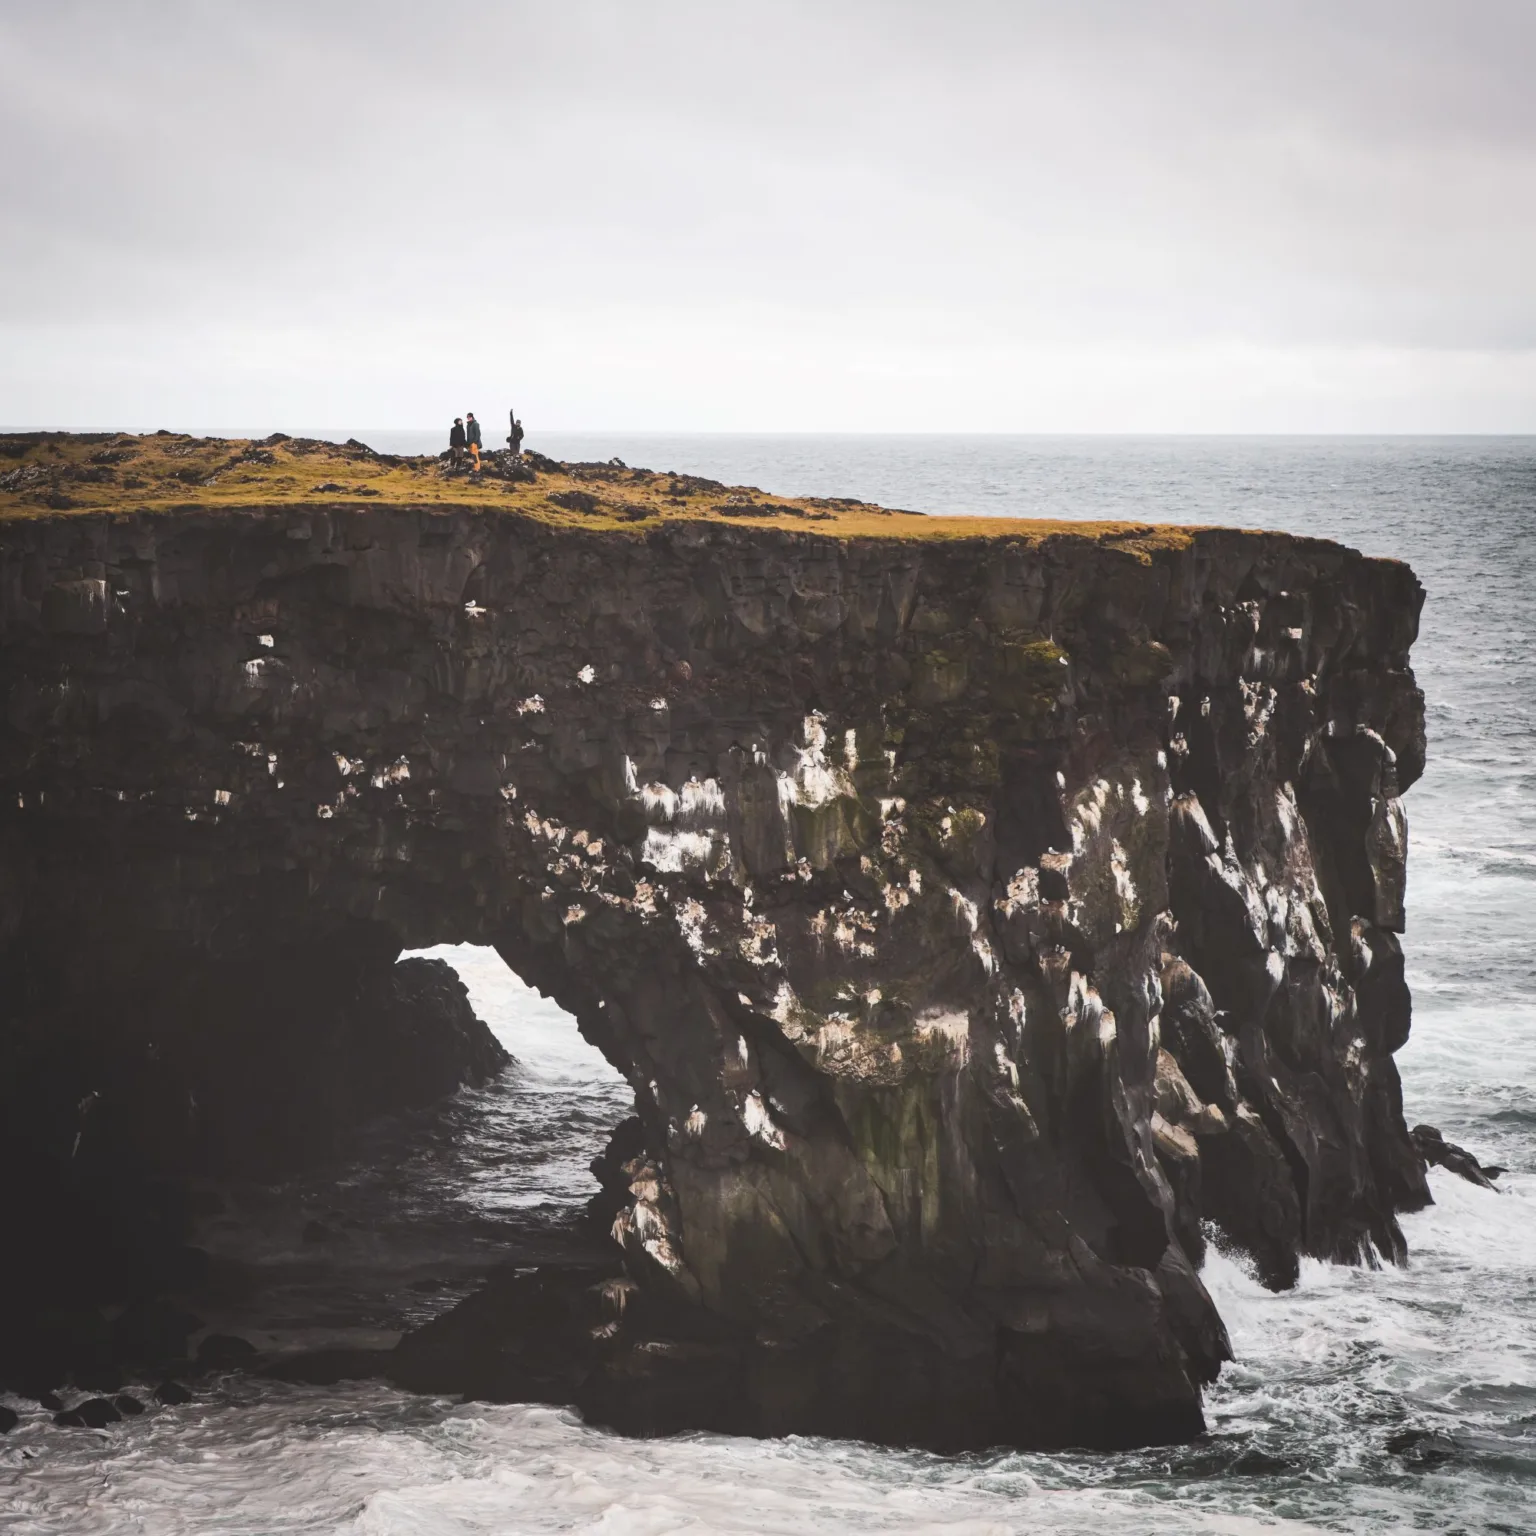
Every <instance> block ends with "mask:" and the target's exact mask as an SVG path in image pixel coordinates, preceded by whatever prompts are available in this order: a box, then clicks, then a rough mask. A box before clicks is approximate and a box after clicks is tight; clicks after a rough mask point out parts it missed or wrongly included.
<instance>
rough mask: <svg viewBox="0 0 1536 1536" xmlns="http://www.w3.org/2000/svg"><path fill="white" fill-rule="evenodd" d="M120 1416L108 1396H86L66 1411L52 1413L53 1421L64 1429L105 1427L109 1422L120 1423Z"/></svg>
mask: <svg viewBox="0 0 1536 1536" xmlns="http://www.w3.org/2000/svg"><path fill="white" fill-rule="evenodd" d="M122 1418H123V1416H122V1414H121V1413H119V1412H118V1410H117V1405H116V1404H115V1403H114V1402H113V1401H112V1400H111V1399H110V1398H106V1397H88V1398H86V1400H85V1401H84V1402H83V1403H76V1404H75V1406H74V1407H73V1408H71V1409H69V1410H68V1411H67V1412H65V1413H56V1414H54V1416H53V1422H54V1423H55V1424H61V1425H63V1426H64V1427H65V1428H66V1429H105V1428H106V1427H107V1425H109V1424H119V1423H121V1422H122Z"/></svg>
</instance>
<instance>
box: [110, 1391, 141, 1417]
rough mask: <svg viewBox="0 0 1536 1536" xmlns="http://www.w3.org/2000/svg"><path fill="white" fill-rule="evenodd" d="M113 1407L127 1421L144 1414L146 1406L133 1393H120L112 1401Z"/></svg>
mask: <svg viewBox="0 0 1536 1536" xmlns="http://www.w3.org/2000/svg"><path fill="white" fill-rule="evenodd" d="M112 1405H113V1406H114V1407H115V1408H116V1409H117V1411H118V1412H119V1413H120V1414H122V1416H123V1417H124V1418H125V1419H136V1418H138V1416H139V1415H140V1414H141V1413H143V1412H144V1404H143V1403H141V1402H140V1401H139V1399H138V1398H136V1397H135V1396H134V1395H133V1393H131V1392H119V1393H118V1395H117V1396H116V1397H114V1398H113V1399H112Z"/></svg>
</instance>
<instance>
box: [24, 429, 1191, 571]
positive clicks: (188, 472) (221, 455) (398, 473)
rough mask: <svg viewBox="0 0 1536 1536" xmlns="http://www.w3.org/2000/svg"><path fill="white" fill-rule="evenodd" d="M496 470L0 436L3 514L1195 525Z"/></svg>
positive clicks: (835, 531) (204, 445) (1075, 535)
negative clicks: (414, 511)
mask: <svg viewBox="0 0 1536 1536" xmlns="http://www.w3.org/2000/svg"><path fill="white" fill-rule="evenodd" d="M505 462H506V459H505V455H487V456H486V469H485V470H484V472H483V473H480V474H474V473H469V472H465V471H463V470H453V469H450V468H449V466H447V465H445V464H443V463H442V462H441V461H440V460H439V459H437V458H436V457H433V456H420V457H410V456H399V455H391V454H381V453H375V452H374V451H373V450H371V449H369V448H367V447H365V446H364V445H363V444H361V443H355V442H348V443H328V442H320V441H317V440H315V439H310V438H283V437H281V436H274V437H272V438H266V439H262V440H260V441H251V440H249V439H243V438H218V437H201V438H200V437H189V436H187V435H185V434H181V433H170V432H160V433H155V434H153V435H147V436H134V435H132V434H129V433H63V432H27V433H13V434H10V435H8V436H0V522H4V521H10V520H14V519H17V518H37V517H67V516H72V515H74V516H78V515H85V514H95V515H98V516H99V515H102V514H111V515H129V514H132V513H136V512H155V513H166V512H189V513H191V512H217V511H221V510H223V511H235V510H241V511H252V510H259V509H262V508H271V507H335V506H354V507H416V508H422V509H425V510H427V511H433V512H449V511H454V510H458V509H469V510H494V511H496V512H499V513H502V514H505V515H512V516H518V517H526V518H531V519H534V520H536V521H538V522H541V523H546V524H550V525H554V526H559V527H566V528H572V529H577V528H579V529H582V530H586V531H589V532H604V533H610V534H625V535H639V534H643V533H645V532H646V531H648V530H649V529H652V528H655V527H656V526H657V525H658V524H660V523H700V522H703V523H711V524H714V525H717V526H721V527H725V526H732V527H737V528H751V527H768V528H780V529H784V530H788V531H794V532H798V533H805V534H811V535H816V536H820V537H828V538H840V539H852V538H858V539H867V538H876V539H896V540H911V539H938V540H954V539H987V540H991V541H1008V542H1017V541H1024V542H1028V543H1038V542H1039V541H1041V540H1043V539H1047V538H1072V539H1083V540H1092V541H1095V542H1100V543H1106V544H1112V545H1114V546H1115V547H1116V548H1119V549H1123V550H1125V551H1126V552H1128V553H1131V554H1134V555H1136V556H1138V557H1140V558H1142V559H1146V558H1148V557H1149V556H1150V555H1151V554H1152V553H1153V551H1155V550H1158V549H1170V548H1183V547H1184V546H1185V545H1187V544H1188V543H1189V540H1190V536H1191V534H1192V532H1193V530H1192V529H1189V528H1183V527H1177V526H1174V525H1171V524H1148V523H1130V522H1076V521H1059V520H1058V521H1052V520H1046V519H1038V518H1011V517H930V516H923V515H921V514H919V513H912V512H898V511H891V510H888V509H887V508H884V507H877V506H873V505H871V504H869V503H867V502H859V501H854V500H851V499H846V498H825V497H803V496H775V495H771V494H767V493H765V492H762V491H759V490H757V489H756V488H755V487H751V486H724V485H720V484H719V483H718V482H714V481H708V480H703V479H701V478H699V477H697V476H690V475H686V474H671V473H668V472H666V471H654V470H647V469H629V468H624V467H619V466H617V465H608V464H588V465H583V464H555V463H552V462H551V461H549V460H547V459H540V458H538V457H537V456H530V458H529V460H528V462H529V463H531V464H532V465H533V467H534V471H535V473H534V478H533V479H532V480H531V481H526V480H525V481H510V480H507V479H505V478H502V466H503V465H504V464H505Z"/></svg>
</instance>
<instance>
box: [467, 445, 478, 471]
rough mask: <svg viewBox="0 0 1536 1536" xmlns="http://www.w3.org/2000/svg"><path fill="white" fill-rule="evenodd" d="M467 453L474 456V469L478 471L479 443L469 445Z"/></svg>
mask: <svg viewBox="0 0 1536 1536" xmlns="http://www.w3.org/2000/svg"><path fill="white" fill-rule="evenodd" d="M469 451H470V452H471V453H472V454H474V456H475V468H476V469H479V468H480V444H479V443H471V444H470V445H469Z"/></svg>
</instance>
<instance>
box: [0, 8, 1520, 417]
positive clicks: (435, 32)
mask: <svg viewBox="0 0 1536 1536" xmlns="http://www.w3.org/2000/svg"><path fill="white" fill-rule="evenodd" d="M0 79H3V81H4V89H3V91H0V143H3V145H4V153H3V155H0V221H3V223H0V233H3V237H4V238H3V240H0V422H4V423H8V424H12V425H62V426H70V427H79V428H84V427H120V426H121V427H136V428H154V427H158V426H173V427H181V426H187V427H198V428H204V429H209V428H213V429H218V428H222V429H241V428H244V429H261V430H265V429H267V428H269V427H278V426H281V427H285V428H287V429H289V430H292V429H293V428H294V427H296V426H300V427H312V428H323V427H345V428H349V429H353V428H356V429H360V428H364V427H418V426H431V425H433V424H435V423H437V422H438V421H439V420H440V419H445V418H451V417H452V416H453V415H455V414H458V413H459V412H461V411H462V410H463V409H465V408H466V407H467V406H468V407H475V408H478V409H479V411H480V414H482V415H483V416H485V417H487V418H489V419H492V420H494V419H497V418H498V417H499V416H500V415H501V413H502V411H503V410H504V409H505V406H506V404H507V403H508V402H509V401H513V402H515V403H516V405H517V407H518V410H519V413H520V414H521V415H522V416H523V418H524V420H525V421H528V422H530V423H537V424H538V426H539V427H541V428H545V429H548V428H565V429H579V428H593V429H598V428H602V429H614V428H630V429H641V430H644V429H671V430H689V429H701V430H704V429H710V430H713V429H725V430H813V431H814V430H825V431H912V430H925V429H926V430H934V431H967V430H970V431H1016V432H1032V431H1040V432H1051V431H1089V432H1097V431H1195V432H1200V431H1210V432H1224V431H1258V432H1263V431H1278V432H1288V431H1302V432H1306V431H1346V432H1347V431H1389V432H1390V431H1397V432H1420V431H1472V432H1478V431H1491V432H1508V431H1516V432H1531V431H1536V0H1454V3H1441V0H1380V3H1378V0H1322V3H1315V4H1314V3H1311V0H1042V3H1031V0H998V3H989V0H928V3H915V0H913V3H908V0H864V3H855V0H813V3H807V4H799V3H796V0H775V3H772V4H758V3H756V0H711V3H699V4H690V3H671V0H646V3H639V0H623V3H601V0H594V3H588V0H548V3H518V0H513V3H503V4H496V3H490V4H486V3H481V4H463V5H449V4H434V5H428V4H407V3H389V0H353V3H341V0H337V3H327V0H306V3H303V4H292V5H290V4H286V3H281V0H259V3H252V0H245V3H241V4H218V3H211V0H210V3H200V4H191V3H189V4H178V3H174V0H158V3H154V4H138V3H133V0H111V3H104V0H94V3H86V4H74V3H69V0H49V3H47V4H42V3H39V0H0Z"/></svg>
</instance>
